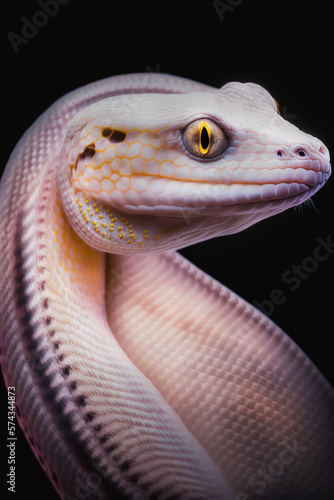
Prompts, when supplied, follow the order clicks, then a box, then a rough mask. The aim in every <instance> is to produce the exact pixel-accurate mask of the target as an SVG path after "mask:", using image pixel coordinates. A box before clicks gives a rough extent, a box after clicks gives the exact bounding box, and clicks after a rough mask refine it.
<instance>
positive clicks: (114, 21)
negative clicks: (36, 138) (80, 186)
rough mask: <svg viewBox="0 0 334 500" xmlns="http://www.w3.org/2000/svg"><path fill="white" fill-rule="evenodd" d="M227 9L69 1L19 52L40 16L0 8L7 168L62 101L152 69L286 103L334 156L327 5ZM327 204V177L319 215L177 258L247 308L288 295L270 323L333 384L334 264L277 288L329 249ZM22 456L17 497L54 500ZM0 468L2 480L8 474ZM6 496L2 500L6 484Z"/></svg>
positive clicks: (331, 216)
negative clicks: (14, 40) (248, 84)
mask: <svg viewBox="0 0 334 500" xmlns="http://www.w3.org/2000/svg"><path fill="white" fill-rule="evenodd" d="M221 3H222V2H221ZM229 4H230V10H228V11H226V12H223V11H221V12H220V14H221V15H220V16H219V15H218V13H217V11H216V9H215V2H211V1H196V2H195V1H192V2H190V1H184V2H181V1H178V2H173V1H163V2H158V1H155V2H145V1H143V2H141V1H138V2H131V1H126V2H124V3H121V2H114V1H100V0H94V1H91V2H79V1H75V0H70V1H69V2H68V4H67V5H61V6H60V7H59V12H58V13H57V14H56V15H55V16H54V17H53V18H51V17H49V19H48V22H47V23H46V25H45V26H44V27H40V28H39V29H38V31H37V33H36V34H35V36H34V37H32V38H31V39H30V40H29V41H28V43H26V44H23V43H22V44H20V45H19V46H18V53H15V51H14V50H13V47H12V45H11V43H10V41H9V40H8V38H7V34H8V33H9V32H12V33H15V34H16V35H21V34H22V33H21V31H22V26H23V21H22V16H26V17H27V18H28V19H29V20H32V19H33V16H34V15H35V14H36V12H38V11H40V10H41V7H40V6H39V4H38V2H37V0H36V1H26V2H18V1H15V2H13V3H12V4H11V6H7V7H6V8H4V7H2V9H5V10H3V11H2V18H3V21H4V24H3V33H2V38H1V46H2V49H3V56H2V61H1V69H2V78H1V83H2V85H3V86H2V92H1V98H2V102H1V123H2V130H3V132H2V142H1V155H2V162H1V166H2V167H4V166H5V164H6V162H7V160H8V157H9V154H10V152H11V150H12V149H13V148H14V146H15V144H16V142H17V141H18V139H19V138H20V136H21V135H22V134H23V132H24V131H25V130H26V129H27V128H28V126H29V125H30V124H31V123H32V122H33V121H34V120H35V119H36V118H37V117H38V116H39V115H40V114H41V113H42V112H43V111H44V110H45V109H46V108H47V107H48V106H49V105H51V104H52V103H53V102H54V101H55V100H56V99H57V98H59V97H60V96H62V95H63V94H65V93H67V92H68V91H70V90H72V89H75V88H77V87H78V86H81V85H84V84H85V83H88V82H92V81H95V80H97V79H100V78H104V77H107V76H111V75H117V74H121V73H132V72H145V71H160V72H164V73H172V74H176V75H182V76H185V77H188V78H191V79H194V80H198V81H202V82H204V83H207V84H210V85H214V86H218V87H219V86H222V85H223V84H224V83H226V82H228V81H233V80H237V81H242V82H245V81H253V82H256V83H259V84H261V85H263V86H264V87H265V88H267V89H268V90H269V91H270V92H271V94H272V95H273V96H274V97H275V98H276V99H277V100H278V101H279V103H280V107H281V111H282V113H283V116H285V117H286V118H287V119H289V120H290V121H292V122H293V123H294V124H295V125H297V126H298V127H299V128H301V129H302V130H304V131H306V132H309V133H311V134H313V135H316V136H317V137H319V138H320V139H322V140H323V141H324V142H325V144H326V145H327V146H328V148H329V150H330V151H332V152H334V139H333V134H332V125H333V116H334V106H333V88H334V85H333V69H332V67H331V66H332V61H333V37H332V35H331V32H332V23H331V18H332V10H331V4H330V2H311V3H308V2H301V1H297V2H288V1H285V2H284V1H281V0H280V1H272V2H268V1H260V0H259V1H256V0H254V1H251V0H241V1H235V0H234V1H232V0H230V2H229V1H228V0H226V1H225V5H229ZM222 17H223V19H222ZM332 197H333V180H332V179H330V180H329V181H328V183H327V184H326V186H325V187H324V188H323V189H322V190H321V191H320V192H319V193H317V194H316V195H315V197H314V203H315V205H316V208H317V211H318V212H319V213H317V212H316V211H315V209H313V208H312V209H309V208H308V207H304V210H303V213H299V211H295V212H294V211H293V209H292V210H288V211H287V212H285V213H283V214H281V215H278V216H275V217H273V218H271V219H268V220H265V221H263V222H261V223H259V224H257V225H256V226H254V227H252V228H249V229H247V230H246V231H244V232H242V233H240V234H237V235H233V236H228V237H224V238H219V239H215V240H212V241H209V242H205V243H202V244H199V245H196V246H194V247H191V248H188V249H185V250H184V251H182V253H183V254H184V255H185V256H187V257H188V258H190V259H191V260H192V261H193V262H194V263H196V264H197V265H198V266H199V267H200V268H202V269H204V270H205V271H207V272H208V273H210V274H211V275H213V276H214V277H216V278H217V279H218V280H220V281H221V282H223V283H224V284H226V285H227V286H228V287H229V288H232V289H233V290H234V291H236V292H237V293H238V294H239V295H241V296H242V297H244V298H245V299H246V300H248V301H249V302H253V301H254V300H258V301H262V300H264V299H268V298H269V297H270V294H271V292H272V290H274V289H276V288H279V289H281V290H282V291H283V293H284V295H285V297H286V300H285V302H284V303H283V304H281V305H277V306H275V308H274V311H273V314H272V316H271V318H272V319H273V320H274V321H275V322H276V323H277V324H278V325H279V326H281V327H282V328H283V329H284V330H285V331H286V332H287V333H288V334H289V335H290V336H291V337H292V338H293V339H294V340H295V341H296V342H297V343H298V344H299V345H300V346H301V347H302V349H303V350H304V351H305V352H306V353H307V354H308V356H309V357H310V358H311V359H312V360H313V362H314V363H315V364H316V365H317V366H318V367H319V368H320V370H321V371H322V372H323V373H324V374H325V375H326V376H327V378H328V379H329V380H330V381H331V382H332V383H333V382H334V372H333V362H332V347H331V343H330V342H331V336H332V335H333V320H332V318H333V292H332V290H333V268H334V255H329V257H328V259H327V260H325V261H323V262H320V263H319V266H318V269H317V270H316V271H314V272H312V273H310V274H309V276H308V278H307V279H304V280H302V281H301V283H300V286H299V287H298V289H297V290H296V291H291V290H290V288H289V287H288V286H287V285H286V284H284V283H283V282H282V274H283V273H284V272H285V271H287V270H289V269H290V268H291V267H292V266H293V264H296V265H298V264H302V262H303V260H304V259H305V258H307V257H311V256H312V255H313V251H314V249H315V247H316V246H317V244H318V243H317V238H318V237H322V238H323V239H325V240H326V239H327V238H328V237H330V236H332V239H333V241H334V210H333V206H332ZM0 398H1V399H0V400H1V404H0V407H1V416H2V417H3V423H2V422H1V425H2V427H1V430H0V435H1V437H2V438H3V440H2V441H1V446H2V447H1V455H2V456H4V458H6V456H7V452H6V448H5V441H4V438H5V434H6V392H5V390H4V388H3V386H2V384H1V393H0ZM16 454H17V494H16V496H15V497H14V498H18V499H20V500H21V499H23V498H26V497H28V496H29V497H32V498H35V499H44V498H48V499H50V500H52V499H53V498H58V497H57V496H56V495H55V493H54V492H53V488H52V487H51V486H50V485H49V483H48V480H47V479H46V478H44V474H43V473H42V472H41V470H40V468H39V466H38V464H37V462H36V460H35V459H34V457H33V455H32V453H31V452H30V449H29V448H28V446H27V444H26V442H25V439H24V437H23V435H22V434H21V433H19V432H18V441H17V447H16ZM1 470H2V474H3V473H4V472H5V471H7V466H6V464H5V466H4V468H2V469H1ZM2 480H3V477H2V478H1V481H2ZM1 495H6V489H5V485H3V484H2V486H1ZM2 498H4V496H3V497H2ZM9 498H13V495H11V496H10V497H9Z"/></svg>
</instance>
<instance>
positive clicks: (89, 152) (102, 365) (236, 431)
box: [0, 73, 334, 500]
mask: <svg viewBox="0 0 334 500" xmlns="http://www.w3.org/2000/svg"><path fill="white" fill-rule="evenodd" d="M329 175H330V163H329V153H328V150H327V148H326V147H325V146H324V144H323V143H322V142H321V141H320V140H318V139H316V138H314V137H312V136H311V135H308V134H305V133H303V132H301V131H300V130H299V129H297V128H296V127H295V126H294V125H292V124H290V123H288V122H287V121H286V120H284V119H283V117H282V116H280V115H279V110H278V106H277V103H276V101H275V100H274V99H273V98H272V97H271V95H270V94H269V93H268V92H267V91H266V90H265V89H264V88H262V87H261V86H259V85H257V84H252V83H244V84H242V83H237V82H231V83H228V84H226V85H224V86H223V87H222V89H216V88H213V87H210V86H207V85H204V84H201V83H198V82H194V81H191V80H187V79H185V78H181V77H176V76H171V75H163V74H149V73H147V74H135V75H123V76H115V77H111V78H107V79H104V80H101V81H98V82H95V83H92V84H89V85H86V86H84V87H82V88H79V89H77V90H75V91H73V92H71V93H69V94H67V95H66V96H64V97H63V98H61V99H59V100H58V101H57V102H56V103H55V104H54V105H52V106H51V107H50V108H49V109H48V110H47V111H46V112H45V113H44V114H42V115H41V117H40V118H39V119H38V120H37V121H36V122H35V123H34V124H33V125H32V126H31V127H30V128H29V129H28V131H27V132H26V133H25V134H24V135H23V137H22V138H21V140H20V141H19V143H18V144H17V146H16V148H15V149H14V151H13V153H12V155H11V157H10V159H9V162H8V164H7V167H6V170H5V172H4V175H3V178H2V181H1V185H0V206H1V214H2V217H1V219H0V224H1V233H0V234H1V242H0V249H1V261H0V277H1V278H0V279H1V287H0V290H1V301H0V317H1V364H2V370H3V375H4V379H5V383H6V384H7V386H14V387H15V392H16V399H17V408H16V410H17V418H18V421H19V423H20V426H21V427H22V429H23V431H24V433H25V435H26V437H27V440H28V442H29V443H30V446H31V448H32V450H33V452H34V454H35V456H36V457H37V459H38V460H39V462H40V464H41V466H42V468H43V469H44V471H45V473H46V474H47V476H48V477H49V479H50V481H51V482H52V484H53V486H54V488H55V489H56V491H57V492H58V494H59V496H60V497H61V498H63V499H67V500H81V499H94V500H100V499H101V500H102V499H134V500H136V499H151V500H153V499H159V500H163V499H179V500H186V499H187V500H190V499H191V500H205V499H207V500H215V499H235V500H246V499H253V500H256V499H261V498H266V499H271V500H275V499H276V500H289V499H290V500H291V499H297V498H298V499H312V500H314V499H325V500H327V499H330V498H333V497H334V496H333V494H334V474H333V470H332V469H333V464H334V436H333V434H334V425H333V423H334V422H333V415H334V395H333V389H332V388H331V387H330V385H329V384H328V382H327V381H326V380H325V379H324V377H323V376H322V375H321V374H320V373H319V371H318V370H317V368H316V367H315V366H314V365H313V364H312V362H311V361H310V360H309V359H308V358H307V357H306V356H305V354H304V353H303V352H302V351H301V350H300V349H299V348H298V347H297V346H296V345H295V344H294V342H293V341H292V340H291V339H289V337H288V336H287V335H286V334H284V333H283V332H282V331H281V330H280V329H279V328H278V327H277V326H276V325H275V324H274V323H273V322H272V321H271V320H269V319H268V318H267V317H266V316H265V315H263V314H262V313H260V312H259V311H257V310H256V309H255V308H254V307H252V306H251V305H250V304H248V303H246V302H245V301H244V300H242V299H241V298H240V297H238V296H237V295H236V294H234V293H233V292H232V291H230V290H229V289H227V288H226V287H224V286H222V285H221V284H219V283H218V282H217V281H215V280H213V279H212V278H211V277H209V276H208V275H206V274H205V273H203V272H202V271H200V270H199V269H198V268H196V267H195V266H194V265H193V264H191V263H190V262H189V261H187V260H186V259H185V258H183V257H182V256H181V255H180V254H179V253H177V252H176V250H177V249H180V248H182V247H185V246H188V245H190V244H194V243H196V242H199V241H203V240H206V239H208V238H213V237H217V236H222V235H227V234H232V233H235V232H238V231H241V230H243V229H245V228H247V227H249V226H250V225H252V224H254V223H256V222H258V221H260V220H262V219H264V218H266V217H270V216H272V215H275V214H278V213H280V212H282V211H283V210H286V209H288V208H290V207H293V206H296V205H297V204H299V203H302V202H303V201H305V200H306V199H307V198H309V197H310V196H312V195H313V194H314V193H315V192H316V191H318V190H319V189H320V188H321V187H322V186H323V184H324V183H325V182H326V180H327V179H328V177H329ZM217 265H219V262H217Z"/></svg>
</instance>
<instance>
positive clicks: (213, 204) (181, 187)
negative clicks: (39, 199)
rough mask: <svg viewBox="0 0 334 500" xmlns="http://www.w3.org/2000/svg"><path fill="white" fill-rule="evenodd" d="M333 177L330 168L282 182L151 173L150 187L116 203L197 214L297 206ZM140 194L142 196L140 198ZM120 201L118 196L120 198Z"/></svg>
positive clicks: (126, 208) (138, 209)
mask: <svg viewBox="0 0 334 500" xmlns="http://www.w3.org/2000/svg"><path fill="white" fill-rule="evenodd" d="M328 178H329V171H328V172H325V173H324V172H317V176H316V179H314V180H315V182H312V183H309V184H307V183H305V182H280V183H277V184H274V183H270V184H269V183H268V184H258V183H237V182H236V183H233V184H220V183H209V182H205V183H202V182H198V183H194V182H189V183H188V182H186V181H179V180H173V179H168V183H167V184H166V185H165V186H164V182H163V181H164V179H162V178H159V177H153V176H150V178H149V181H148V180H147V179H143V178H142V179H141V180H144V181H145V182H146V183H147V182H149V183H150V187H149V189H146V191H144V192H143V193H140V197H138V196H137V193H135V194H134V193H132V192H131V190H129V191H128V192H125V193H123V196H122V200H121V201H122V203H120V204H118V203H112V204H111V205H112V206H113V207H115V208H117V209H118V210H120V211H122V212H124V213H128V214H130V213H131V214H146V215H153V216H154V215H159V216H160V215H161V216H169V217H180V216H181V217H182V216H184V215H187V216H189V217H196V216H201V215H214V216H216V215H217V214H218V213H219V212H222V213H224V214H226V213H227V212H233V211H235V210H238V211H239V212H240V213H241V212H243V213H247V212H249V211H252V210H254V209H255V208H256V209H258V210H262V209H261V207H268V206H272V207H278V206H281V207H282V206H285V207H286V208H289V206H295V205H297V204H298V203H302V202H303V201H305V200H306V199H307V198H309V197H311V196H313V195H314V194H315V193H316V192H317V191H318V190H319V189H320V188H321V187H322V186H323V185H324V184H325V182H326V181H327V179H328ZM138 198H139V199H138ZM116 201H117V200H116Z"/></svg>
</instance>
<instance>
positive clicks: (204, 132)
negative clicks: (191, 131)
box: [201, 127, 209, 149]
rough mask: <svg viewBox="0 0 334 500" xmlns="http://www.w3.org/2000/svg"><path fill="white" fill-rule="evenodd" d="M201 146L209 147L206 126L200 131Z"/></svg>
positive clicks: (203, 147)
mask: <svg viewBox="0 0 334 500" xmlns="http://www.w3.org/2000/svg"><path fill="white" fill-rule="evenodd" d="M201 146H202V149H207V148H208V147H209V133H208V129H207V128H206V127H203V128H202V131H201Z"/></svg>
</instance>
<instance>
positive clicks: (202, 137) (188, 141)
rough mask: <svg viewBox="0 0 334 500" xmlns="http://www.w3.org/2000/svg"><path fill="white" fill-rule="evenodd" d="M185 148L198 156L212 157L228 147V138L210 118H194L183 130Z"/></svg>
mask: <svg viewBox="0 0 334 500" xmlns="http://www.w3.org/2000/svg"><path fill="white" fill-rule="evenodd" d="M183 142H184V145H185V147H186V148H187V150H188V151H189V152H190V153H192V154H193V155H195V156H198V157H199V158H214V157H215V156H218V155H219V154H221V153H223V151H225V149H227V148H228V145H229V144H228V140H227V137H226V135H225V134H224V132H223V131H222V129H221V128H220V127H219V126H218V125H217V123H215V122H213V121H212V120H196V121H194V122H192V123H190V124H189V125H188V126H187V128H186V129H185V130H184V132H183Z"/></svg>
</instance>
